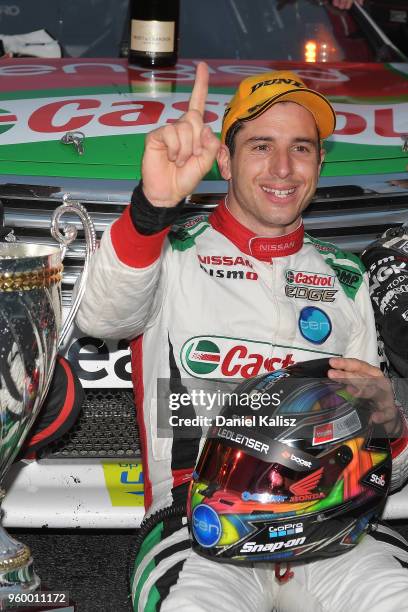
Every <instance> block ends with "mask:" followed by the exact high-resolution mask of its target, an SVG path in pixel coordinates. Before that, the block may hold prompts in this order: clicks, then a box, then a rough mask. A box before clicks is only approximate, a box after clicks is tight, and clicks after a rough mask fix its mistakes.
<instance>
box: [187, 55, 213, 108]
mask: <svg viewBox="0 0 408 612" xmlns="http://www.w3.org/2000/svg"><path fill="white" fill-rule="evenodd" d="M208 78H209V77H208V66H207V64H206V63H205V62H200V63H199V64H198V65H197V70H196V77H195V81H194V87H193V91H192V92H191V96H190V101H189V103H188V110H189V111H190V110H196V111H198V112H199V113H200V114H201V115H204V110H205V103H206V101H207V94H208Z"/></svg>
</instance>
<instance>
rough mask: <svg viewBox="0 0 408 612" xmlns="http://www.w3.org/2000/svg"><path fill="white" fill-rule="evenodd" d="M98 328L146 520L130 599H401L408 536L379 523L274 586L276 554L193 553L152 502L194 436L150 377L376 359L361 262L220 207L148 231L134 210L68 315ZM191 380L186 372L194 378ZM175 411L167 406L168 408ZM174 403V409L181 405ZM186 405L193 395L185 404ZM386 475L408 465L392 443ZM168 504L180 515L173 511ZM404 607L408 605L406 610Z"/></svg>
mask: <svg viewBox="0 0 408 612" xmlns="http://www.w3.org/2000/svg"><path fill="white" fill-rule="evenodd" d="M77 320H78V324H79V326H80V327H81V329H82V330H83V331H84V332H86V333H88V334H90V335H93V336H97V337H101V338H129V339H134V340H133V342H132V355H133V357H132V369H133V381H134V388H135V398H136V406H137V412H138V423H139V430H140V436H141V443H142V456H143V465H144V473H145V500H146V506H147V512H148V515H149V516H150V517H151V519H150V523H147V527H148V528H147V529H146V528H145V529H144V530H142V533H143V534H144V535H145V537H144V539H143V542H141V545H140V547H139V549H138V553H137V559H136V564H135V571H134V574H133V577H132V585H131V586H132V598H133V602H134V608H135V610H138V611H140V612H145V611H149V612H150V611H154V610H161V611H162V612H170V611H176V610H177V612H182V611H183V612H193V611H199V610H200V611H213V610H217V612H220V611H225V612H233V611H234V610H239V611H241V610H242V612H248V611H252V610H253V611H254V612H262V611H265V612H270V611H271V610H272V609H273V608H275V609H276V610H288V611H293V610H303V611H309V610H310V611H313V612H316V611H319V610H324V611H327V612H328V611H330V612H340V611H343V610H344V611H345V610H347V612H351V611H354V610H359V611H367V612H368V611H370V612H374V611H378V612H380V611H381V612H388V611H390V612H391V610H403V609H408V571H407V569H406V564H407V563H408V544H407V543H406V542H405V541H404V540H403V539H402V538H401V537H400V536H399V535H396V534H394V533H393V532H392V531H391V530H389V529H388V528H387V527H385V526H380V527H379V530H378V531H377V532H376V534H375V537H372V536H366V537H365V538H364V540H363V541H362V543H361V544H359V545H358V546H357V547H356V548H355V549H354V550H353V551H351V552H348V553H347V554H345V555H342V556H340V557H336V558H334V559H329V560H324V561H318V562H314V563H310V564H306V565H300V566H297V567H296V568H295V570H294V578H293V579H292V580H290V581H289V582H288V583H287V584H284V585H282V584H279V583H278V582H277V581H276V580H275V577H274V568H273V566H272V564H269V565H268V564H258V565H255V566H254V567H253V568H249V567H238V566H233V565H229V564H218V563H215V562H213V561H209V560H206V559H204V558H201V557H199V556H198V555H197V554H196V553H194V552H193V551H192V550H191V548H190V544H189V539H188V530H187V526H186V519H185V518H183V517H181V516H171V512H167V511H165V512H164V513H162V514H159V515H155V513H156V512H157V511H158V510H160V509H162V508H167V507H170V506H172V505H173V507H174V505H175V504H177V503H179V502H182V503H184V502H185V497H186V491H187V485H188V482H189V480H190V477H191V473H192V470H193V467H194V465H195V462H196V458H197V454H198V450H199V442H200V437H199V433H197V434H196V437H194V436H193V437H191V436H190V438H187V439H186V438H183V437H180V436H179V435H178V433H177V431H176V428H174V429H173V430H171V428H168V429H167V430H165V431H164V434H162V437H161V435H160V434H159V430H160V431H162V430H161V427H162V426H163V418H164V422H166V419H167V424H168V416H169V415H167V414H166V410H167V412H168V413H169V414H170V412H171V411H169V410H168V407H165V406H162V405H160V406H159V413H160V414H159V416H158V409H157V396H158V391H157V389H158V387H157V380H158V379H166V381H167V383H168V382H169V381H170V382H169V384H170V389H171V390H178V391H179V390H180V389H184V390H186V389H188V388H189V386H191V384H192V382H193V383H197V384H199V383H200V382H202V381H204V380H205V381H206V382H208V380H209V379H211V380H213V381H218V383H219V384H220V385H222V383H223V381H227V380H232V379H239V378H241V379H242V378H248V377H251V376H255V375H257V374H261V373H263V372H266V371H272V370H276V369H279V368H281V367H285V366H288V365H290V364H292V363H295V362H297V361H300V360H307V359H315V358H321V357H328V356H338V355H342V356H345V357H356V358H359V359H363V360H365V361H367V362H369V363H371V364H373V365H378V356H377V346H376V333H375V328H374V321H373V314H372V309H371V305H370V300H369V295H368V290H367V286H366V279H365V275H364V273H363V270H362V264H361V263H360V261H359V260H358V259H357V258H356V257H354V256H353V255H350V254H346V253H344V252H340V251H338V250H337V249H336V248H335V247H334V246H332V245H330V244H327V243H322V242H320V241H318V240H315V239H312V238H311V237H309V236H307V235H305V234H304V230H303V225H301V226H300V227H299V228H298V229H297V230H296V231H295V232H293V233H292V234H290V235H286V236H282V237H277V238H262V237H256V236H254V235H253V234H252V233H251V232H250V231H249V230H247V229H246V228H245V227H243V226H242V225H240V224H239V223H238V221H237V220H235V219H234V218H233V217H232V215H231V214H230V213H229V211H228V209H227V208H226V206H225V204H220V205H219V207H218V208H217V209H216V210H215V211H214V212H213V213H212V214H211V215H210V216H209V217H207V216H203V215H200V216H197V217H194V218H189V219H188V220H187V221H186V222H184V223H180V224H179V225H176V226H173V228H172V230H171V231H170V233H169V230H168V229H167V230H162V231H160V232H158V233H155V234H153V235H150V236H146V235H141V234H140V233H139V232H138V231H137V230H136V229H135V226H134V224H133V222H132V219H131V215H130V211H129V209H127V210H126V211H125V212H124V213H123V215H122V217H121V218H120V219H119V220H118V221H116V222H115V223H114V224H113V226H112V227H111V228H110V229H109V230H107V231H106V232H105V234H104V236H103V238H102V241H101V246H100V249H99V251H98V252H97V254H96V255H95V257H94V258H93V262H92V265H91V269H90V273H89V282H88V286H87V289H86V293H85V296H84V299H83V301H82V304H81V307H80V311H79V314H78V317H77ZM191 381H192V382H191ZM173 414H174V413H173ZM182 414H183V413H182ZM186 414H187V415H189V416H190V417H191V416H192V414H194V413H191V406H187V408H186V409H185V411H184V415H186ZM396 448H397V450H396V453H395V454H396V455H398V456H396V458H395V468H396V469H395V471H394V472H393V473H394V479H395V483H394V485H395V486H399V485H400V484H401V482H400V480H401V478H402V475H403V473H404V471H405V470H404V466H405V465H406V453H407V448H406V444H405V440H399V442H398V444H397V447H396ZM176 514H177V513H176ZM404 606H405V607H404Z"/></svg>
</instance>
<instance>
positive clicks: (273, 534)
mask: <svg viewBox="0 0 408 612" xmlns="http://www.w3.org/2000/svg"><path fill="white" fill-rule="evenodd" d="M296 533H303V523H286V524H285V525H279V527H269V537H270V538H281V537H284V536H288V535H294V534H296Z"/></svg>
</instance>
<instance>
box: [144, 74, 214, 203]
mask: <svg viewBox="0 0 408 612" xmlns="http://www.w3.org/2000/svg"><path fill="white" fill-rule="evenodd" d="M208 78H209V77H208V66H207V64H205V63H204V62H200V63H199V64H198V66H197V71H196V78H195V82H194V87H193V91H192V93H191V97H190V101H189V105H188V111H187V112H186V113H185V114H184V115H183V116H182V117H180V119H178V120H177V121H176V122H175V123H172V124H168V125H166V126H163V127H160V128H158V129H157V130H153V131H152V132H150V133H149V134H148V135H147V137H146V143H145V151H144V155H143V160H142V179H143V191H144V194H145V196H146V197H147V199H148V200H149V202H151V204H153V205H154V206H163V207H166V208H171V207H172V206H175V205H176V204H177V203H178V202H180V200H183V199H184V198H185V197H186V196H188V195H189V194H191V193H192V192H193V191H194V189H195V188H196V186H197V185H198V183H199V182H200V181H201V180H202V179H203V178H204V176H205V175H206V174H207V172H209V171H210V169H211V166H212V164H213V162H214V160H215V158H216V155H217V152H218V149H219V147H220V141H219V140H218V138H217V137H216V136H215V134H214V133H213V131H212V130H211V128H210V127H209V126H206V125H205V124H204V111H205V103H206V100H207V94H208Z"/></svg>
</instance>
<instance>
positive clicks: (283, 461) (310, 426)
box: [187, 359, 391, 563]
mask: <svg viewBox="0 0 408 612" xmlns="http://www.w3.org/2000/svg"><path fill="white" fill-rule="evenodd" d="M328 369H329V364H328V359H320V360H314V361H306V362H303V363H298V364H296V365H294V366H289V367H288V368H285V369H283V370H279V371H276V372H270V373H268V374H265V375H262V376H258V377H256V378H252V379H250V380H247V381H245V382H243V383H242V384H240V385H238V387H237V388H236V389H235V392H234V393H231V394H230V397H229V398H228V401H227V402H226V403H225V405H224V407H223V409H222V410H221V412H220V414H219V415H218V416H217V417H216V418H215V424H214V425H213V426H212V427H211V429H210V430H209V431H208V435H207V439H206V441H205V444H204V446H203V449H202V452H201V455H200V458H199V461H198V463H197V466H196V469H195V471H194V474H193V479H192V481H191V484H190V489H189V496H188V503H187V514H188V518H189V526H190V532H191V536H192V545H193V548H194V549H195V550H196V551H197V552H198V553H200V554H201V555H204V556H206V557H208V558H211V559H214V560H218V561H226V562H234V563H244V562H254V561H274V562H278V563H279V562H290V563H293V562H296V561H300V562H308V561H311V560H316V559H321V558H327V557H331V556H335V555H339V554H341V553H344V552H346V551H348V550H350V549H352V548H353V547H354V546H356V544H357V543H358V542H359V540H360V539H361V537H362V536H363V535H364V534H365V533H366V532H367V531H368V530H369V528H370V525H371V523H372V522H374V521H375V520H376V519H377V518H378V517H379V516H380V514H381V512H382V509H383V505H384V503H385V499H386V496H387V492H388V488H389V483H390V478H391V451H390V443H389V440H388V437H387V435H386V433H385V430H384V429H383V427H382V426H380V425H378V424H374V423H372V422H371V420H370V415H371V414H372V411H373V410H374V409H375V404H374V402H373V400H372V399H364V398H363V397H359V395H360V396H361V395H362V394H361V393H354V394H353V391H352V390H350V387H351V388H352V389H354V387H353V386H352V385H350V384H349V383H347V384H346V383H340V382H337V381H332V380H331V379H329V378H327V372H328Z"/></svg>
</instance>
